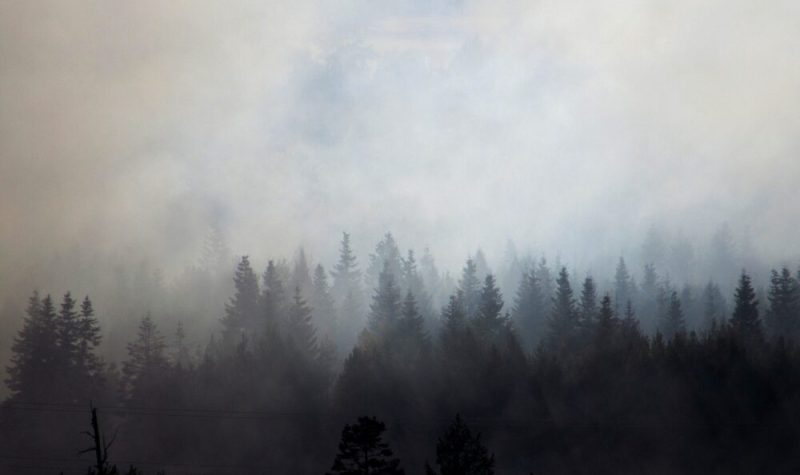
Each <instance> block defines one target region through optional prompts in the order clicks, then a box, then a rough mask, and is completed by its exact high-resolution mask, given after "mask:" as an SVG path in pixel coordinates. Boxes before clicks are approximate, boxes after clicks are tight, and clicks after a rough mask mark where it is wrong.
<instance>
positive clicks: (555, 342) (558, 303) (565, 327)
mask: <svg viewBox="0 0 800 475" xmlns="http://www.w3.org/2000/svg"><path fill="white" fill-rule="evenodd" d="M552 300H553V303H552V310H551V311H550V318H549V320H548V327H549V330H550V333H549V343H550V346H551V347H552V348H554V349H556V350H559V351H563V350H565V349H568V348H571V347H572V346H573V345H574V343H575V337H576V333H577V330H578V318H577V310H576V308H575V299H574V298H573V296H572V286H571V285H570V283H569V273H568V272H567V268H566V267H562V268H561V271H560V272H559V274H558V280H556V293H555V295H554V296H553V299H552Z"/></svg>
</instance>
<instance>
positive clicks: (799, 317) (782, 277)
mask: <svg viewBox="0 0 800 475" xmlns="http://www.w3.org/2000/svg"><path fill="white" fill-rule="evenodd" d="M768 298H769V309H768V310H767V325H768V326H769V329H770V332H771V333H772V334H773V335H775V336H783V337H785V338H788V339H798V338H800V286H798V282H797V280H796V279H795V278H794V276H793V275H792V274H791V272H789V269H787V268H786V267H784V268H782V269H781V271H780V272H778V271H776V270H774V269H773V271H772V277H771V279H770V287H769V297H768Z"/></svg>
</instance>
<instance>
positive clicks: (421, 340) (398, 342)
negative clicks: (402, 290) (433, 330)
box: [391, 291, 428, 362]
mask: <svg viewBox="0 0 800 475" xmlns="http://www.w3.org/2000/svg"><path fill="white" fill-rule="evenodd" d="M391 345H392V346H393V347H394V348H395V351H396V354H397V355H399V356H400V357H402V358H404V359H406V360H408V361H412V362H413V361H417V360H418V358H419V357H421V356H422V355H423V354H424V353H425V352H426V351H427V346H428V339H427V336H426V335H425V325H424V321H423V319H422V316H421V315H420V314H419V311H418V309H417V301H416V299H415V298H414V294H413V293H411V291H408V292H407V293H406V297H405V299H403V304H402V309H401V317H400V321H399V322H398V324H397V329H396V331H395V332H394V333H393V338H392V342H391Z"/></svg>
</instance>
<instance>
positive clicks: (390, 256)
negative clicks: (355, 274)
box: [365, 233, 403, 288]
mask: <svg viewBox="0 0 800 475" xmlns="http://www.w3.org/2000/svg"><path fill="white" fill-rule="evenodd" d="M384 266H389V272H391V274H392V275H393V276H394V278H395V283H396V284H398V285H399V284H400V282H399V280H400V279H401V278H402V275H403V263H402V258H401V255H400V248H399V247H398V246H397V241H396V240H395V239H394V236H393V235H392V233H386V234H385V235H384V236H383V239H381V240H380V241H379V242H378V244H377V245H376V246H375V252H374V253H373V254H370V256H369V265H368V266H367V271H366V276H365V279H366V282H365V284H366V285H367V287H368V288H374V287H376V286H378V285H379V279H380V274H381V272H383V268H384Z"/></svg>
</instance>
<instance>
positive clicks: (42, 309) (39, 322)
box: [6, 291, 59, 402]
mask: <svg viewBox="0 0 800 475" xmlns="http://www.w3.org/2000/svg"><path fill="white" fill-rule="evenodd" d="M55 325H56V314H55V309H54V308H53V301H52V299H51V298H50V296H49V295H48V296H46V297H45V298H44V299H40V298H39V293H38V292H35V291H34V292H33V295H31V297H30V298H29V300H28V307H27V310H26V317H25V320H24V323H23V326H22V329H21V330H20V331H19V332H18V333H17V336H16V337H15V338H14V343H13V345H12V347H11V351H12V355H11V362H10V363H11V364H10V365H9V366H8V367H7V371H8V379H6V384H7V385H8V388H9V389H10V390H11V393H12V397H13V399H15V400H19V401H24V402H40V401H47V400H53V399H54V398H55V393H54V392H53V391H52V388H51V387H50V386H51V383H52V381H54V380H55V378H56V376H57V375H58V371H59V368H58V364H57V363H58V362H57V357H58V350H57V346H56V341H57V336H56V328H55Z"/></svg>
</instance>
